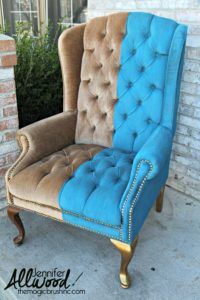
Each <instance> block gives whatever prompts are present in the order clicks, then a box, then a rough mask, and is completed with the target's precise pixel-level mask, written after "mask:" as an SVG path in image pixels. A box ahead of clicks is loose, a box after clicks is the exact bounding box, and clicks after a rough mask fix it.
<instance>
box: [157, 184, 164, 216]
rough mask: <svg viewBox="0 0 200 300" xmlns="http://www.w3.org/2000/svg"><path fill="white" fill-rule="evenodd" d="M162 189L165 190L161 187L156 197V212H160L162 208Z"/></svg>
mask: <svg viewBox="0 0 200 300" xmlns="http://www.w3.org/2000/svg"><path fill="white" fill-rule="evenodd" d="M164 191H165V188H163V189H162V190H161V191H160V194H159V195H158V198H157V200H156V211H157V212H161V211H162V209H163V197H164Z"/></svg>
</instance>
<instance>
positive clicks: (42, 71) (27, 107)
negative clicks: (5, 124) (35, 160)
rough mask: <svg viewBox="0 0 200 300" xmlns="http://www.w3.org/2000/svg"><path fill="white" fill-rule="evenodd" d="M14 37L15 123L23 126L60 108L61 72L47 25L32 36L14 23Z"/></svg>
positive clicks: (61, 94)
mask: <svg viewBox="0 0 200 300" xmlns="http://www.w3.org/2000/svg"><path fill="white" fill-rule="evenodd" d="M58 32H60V29H59V30H58ZM14 38H15V40H16V48H17V66H16V67H15V80H16V91H17V103H18V111H19V124H20V127H23V126H26V125H28V124H30V123H33V122H35V121H38V120H40V119H44V118H46V117H49V116H51V115H54V114H57V113H59V112H61V111H62V98H63V88H62V76H61V68H60V63H59V57H58V48H57V38H56V37H54V39H53V38H52V37H51V34H50V30H49V28H47V30H46V33H45V34H44V35H39V36H38V37H34V36H33V35H31V34H30V33H29V32H28V31H24V28H23V24H18V26H17V33H16V35H15V36H14Z"/></svg>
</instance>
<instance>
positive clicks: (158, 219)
mask: <svg viewBox="0 0 200 300" xmlns="http://www.w3.org/2000/svg"><path fill="white" fill-rule="evenodd" d="M22 219H23V221H24V225H25V229H26V240H25V242H24V244H23V245H22V246H20V247H15V246H14V245H13V243H12V238H13V236H14V235H15V233H16V229H15V227H14V226H13V225H11V223H10V221H9V220H8V218H7V217H6V215H5V214H4V215H2V216H1V217H0V300H5V299H6V300H7V299H9V300H12V299H26V300H29V299H37V298H38V296H33V295H30V296H27V295H20V296H19V295H18V294H17V291H16V290H14V289H13V288H10V289H8V290H7V292H6V291H4V287H5V285H6V284H7V283H8V281H9V279H10V276H11V274H12V272H13V269H14V268H17V269H21V268H23V267H25V268H30V267H33V268H35V267H36V268H37V269H38V270H51V269H52V268H56V267H57V268H58V269H60V270H67V269H68V268H70V269H71V274H70V276H71V277H72V278H75V277H76V276H77V275H78V274H80V273H81V272H83V275H82V276H81V278H80V279H79V280H78V282H77V284H76V288H78V289H85V291H86V294H85V295H69V296H66V295H65V296H41V299H48V300H49V299H50V300H51V299H64V298H67V299H74V300H76V299H79V300H82V299H83V300H84V299H87V300H93V299H95V300H98V299H99V300H100V299H104V300H107V299H112V300H119V299H134V300H137V299H138V300H168V299H169V300H179V299H181V300H190V299H191V300H193V299H194V300H198V299H200V203H199V202H198V201H195V200H194V199H192V198H187V197H186V196H184V195H182V194H180V193H178V192H176V191H174V190H172V189H170V188H166V192H165V202H164V208H163V212H162V213H161V214H158V213H156V212H155V211H154V210H153V209H152V211H151V213H150V215H149V217H148V220H147V221H146V223H145V225H144V227H143V229H142V231H141V233H140V239H139V243H138V246H137V248H136V252H135V255H134V257H133V260H132V263H131V264H130V266H129V271H130V274H131V277H132V286H131V288H130V289H127V290H123V289H121V288H120V285H119V282H118V268H119V263H120V257H119V253H118V252H117V251H116V250H115V249H114V247H113V245H112V244H111V243H110V241H109V239H107V238H105V237H101V236H99V235H96V234H92V233H90V232H86V231H83V230H79V229H77V228H74V227H71V226H70V225H65V224H63V223H59V222H56V221H53V220H50V219H47V218H44V217H41V216H38V215H36V214H33V213H29V212H23V213H22Z"/></svg>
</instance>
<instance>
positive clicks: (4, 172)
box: [0, 167, 8, 176]
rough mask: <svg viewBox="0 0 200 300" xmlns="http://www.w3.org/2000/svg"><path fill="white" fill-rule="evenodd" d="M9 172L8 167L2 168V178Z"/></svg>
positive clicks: (0, 174) (0, 172)
mask: <svg viewBox="0 0 200 300" xmlns="http://www.w3.org/2000/svg"><path fill="white" fill-rule="evenodd" d="M7 170H8V167H7V168H6V167H5V168H0V176H5V174H6V171H7Z"/></svg>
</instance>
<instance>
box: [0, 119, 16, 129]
mask: <svg viewBox="0 0 200 300" xmlns="http://www.w3.org/2000/svg"><path fill="white" fill-rule="evenodd" d="M13 128H18V118H12V119H8V120H3V121H0V131H3V130H6V129H13Z"/></svg>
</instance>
